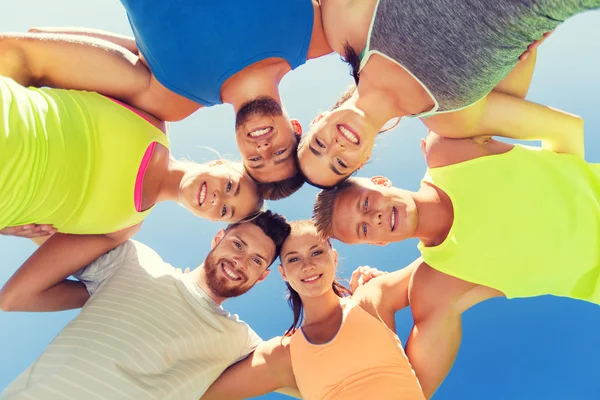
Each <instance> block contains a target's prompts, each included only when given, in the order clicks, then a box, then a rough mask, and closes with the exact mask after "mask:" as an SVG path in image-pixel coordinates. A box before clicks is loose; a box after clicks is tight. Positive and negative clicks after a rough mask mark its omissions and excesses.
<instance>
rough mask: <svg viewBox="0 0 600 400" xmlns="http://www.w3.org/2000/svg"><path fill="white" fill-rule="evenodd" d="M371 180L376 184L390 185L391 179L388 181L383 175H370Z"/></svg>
mask: <svg viewBox="0 0 600 400" xmlns="http://www.w3.org/2000/svg"><path fill="white" fill-rule="evenodd" d="M371 182H373V183H374V184H375V185H377V186H383V187H392V181H390V180H389V179H388V178H386V177H385V176H381V175H377V176H374V177H372V178H371Z"/></svg>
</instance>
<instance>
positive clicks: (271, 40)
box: [0, 0, 332, 199]
mask: <svg viewBox="0 0 600 400" xmlns="http://www.w3.org/2000/svg"><path fill="white" fill-rule="evenodd" d="M121 3H122V4H123V6H124V7H125V9H126V10H127V15H128V17H129V21H130V23H131V27H132V30H133V32H134V34H135V41H134V40H133V39H130V38H127V37H123V36H120V35H115V34H112V33H108V32H99V31H95V30H89V29H81V28H64V29H62V28H57V29H54V28H50V29H35V30H34V31H37V32H46V33H49V32H52V33H66V34H68V35H52V36H48V35H44V34H42V35H37V36H35V35H33V36H26V37H24V38H21V40H14V39H18V38H16V37H15V36H12V37H7V36H5V37H4V38H2V37H0V43H3V44H5V45H9V44H10V45H11V46H19V47H23V48H27V50H29V49H31V51H33V52H38V53H37V55H39V56H40V58H37V57H36V58H37V59H38V60H40V61H46V65H48V62H50V63H51V64H52V68H60V69H61V70H64V71H65V74H64V76H63V77H62V78H58V79H56V80H54V81H53V82H47V83H48V84H49V85H51V86H55V87H64V88H68V89H82V90H91V91H97V92H100V93H102V94H106V95H108V96H112V97H116V98H118V99H120V100H123V101H125V102H127V103H128V104H131V105H133V106H134V107H137V108H139V109H142V110H144V111H147V112H149V113H151V114H153V115H155V116H156V117H158V118H161V119H164V120H169V121H173V120H180V119H183V118H185V117H187V116H189V115H190V114H191V113H193V112H194V111H196V110H197V109H198V108H200V107H210V106H213V105H216V104H221V103H229V104H231V105H232V106H233V108H234V111H235V113H236V114H238V117H237V122H236V138H237V143H238V145H239V146H240V153H241V154H242V156H243V162H244V165H245V166H246V168H247V170H248V172H249V173H250V175H251V176H252V177H253V178H254V179H255V180H256V181H257V182H258V183H262V185H261V186H260V187H259V189H261V192H262V193H263V197H266V198H270V199H279V198H283V197H287V196H289V195H291V194H292V193H293V192H295V191H296V190H297V189H298V188H300V186H302V183H303V182H304V180H303V178H302V175H300V174H298V169H297V166H296V160H295V150H296V147H297V145H298V141H299V136H300V134H301V133H302V128H301V126H300V124H299V123H298V121H297V120H294V119H290V118H289V117H288V115H287V114H286V113H285V111H284V110H283V108H282V106H281V98H280V95H279V88H278V86H279V82H280V81H281V79H282V78H283V76H284V75H285V74H287V73H288V72H290V71H291V70H293V69H295V68H297V67H299V66H300V65H302V64H304V63H305V62H306V60H308V59H311V58H317V57H320V56H323V55H326V54H328V53H331V51H332V50H331V48H330V46H329V44H328V42H327V39H326V37H325V34H324V31H323V27H322V24H321V14H320V5H319V3H318V2H317V1H316V0H312V1H311V0H286V1H280V0H265V1H261V2H252V1H246V0H235V1H194V0H185V1H177V2H171V1H158V0H143V1H142V0H122V1H121ZM74 34H77V35H76V36H74ZM84 36H87V37H84ZM50 38H52V39H53V40H48V39H50ZM11 39H12V40H11ZM23 39H27V40H26V41H24V40H23ZM44 39H46V40H44ZM96 39H102V40H96ZM7 41H10V43H7ZM110 42H112V43H110ZM114 45H117V46H114ZM29 57H30V55H28V58H29ZM47 57H50V60H51V61H50V60H48V59H47ZM31 61H32V64H35V61H34V60H31ZM37 70H39V69H37ZM55 73H56V71H55ZM265 106H266V108H265ZM245 107H250V108H251V109H252V110H254V111H253V112H251V113H242V115H239V114H240V113H241V112H242V111H243V109H244V108H245Z"/></svg>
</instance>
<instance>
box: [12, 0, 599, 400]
mask: <svg viewBox="0 0 600 400" xmlns="http://www.w3.org/2000/svg"><path fill="white" fill-rule="evenodd" d="M2 3H3V4H2V7H1V11H0V30H1V31H23V30H26V29H27V28H29V27H32V26H67V25H70V26H87V27H94V28H99V29H105V30H110V31H115V32H120V33H124V34H129V33H130V30H129V26H128V23H127V19H126V16H125V11H124V10H123V8H122V7H121V5H120V3H119V2H118V1H117V0H86V1H76V0H20V1H19V2H16V1H11V2H9V1H8V0H4V1H2ZM9 3H10V5H9ZM258 3H259V2H258ZM599 38H600V12H593V13H588V14H587V15H581V16H578V17H575V18H574V19H572V20H570V21H568V22H567V23H566V24H564V25H563V26H561V27H560V28H559V29H558V30H557V31H556V32H555V33H554V35H553V36H552V37H551V38H550V39H549V40H548V41H547V42H546V43H545V44H544V45H543V46H542V47H541V49H540V53H539V57H538V67H537V70H536V73H535V76H534V80H533V83H532V86H531V90H530V94H529V99H531V100H533V101H537V102H540V103H544V104H549V105H552V106H554V107H558V108H561V109H564V110H567V111H570V112H573V113H577V114H579V115H582V116H583V117H585V119H586V142H587V159H588V160H589V161H590V162H600V140H599V139H598V135H599V132H600V113H599V112H598V100H597V96H598V94H599V93H600V76H599V71H600V41H599V40H598V39H599ZM198 40H218V38H214V37H211V38H198ZM234 50H235V49H232V51H234ZM207 57H210V55H207ZM348 84H350V78H349V76H348V74H347V68H346V66H345V65H344V64H343V63H342V62H340V61H339V57H337V56H335V55H334V56H329V57H325V58H323V59H320V60H317V61H310V62H309V63H308V64H307V65H305V66H302V67H301V68H299V69H298V70H296V71H294V72H292V73H291V74H289V75H288V76H287V77H286V78H285V79H284V81H283V82H282V85H281V91H282V97H283V99H284V101H285V105H286V108H287V110H288V111H289V113H290V115H292V116H294V117H296V118H298V119H299V120H300V121H301V123H302V124H303V125H304V126H305V127H307V126H308V124H309V123H310V121H311V120H312V118H313V117H315V116H316V115H317V114H318V112H319V111H321V110H325V109H327V108H328V107H329V106H330V105H332V104H333V103H334V101H335V100H336V98H337V96H338V95H339V94H340V92H341V91H342V90H343V89H344V88H345V87H346V86H347V85H348ZM506 117H507V118H510V115H507V116H506ZM233 128H234V116H233V111H232V109H231V107H230V106H218V107H213V108H211V109H203V110H200V111H199V112H197V113H196V114H195V115H193V116H192V117H190V118H188V119H187V120H186V121H184V122H180V123H177V124H173V125H172V130H171V138H172V151H173V153H174V154H175V156H176V157H189V158H191V159H193V160H196V161H206V160H210V159H212V158H213V154H212V153H211V152H210V151H208V150H206V149H205V148H204V146H208V147H211V148H214V149H216V150H218V151H219V152H220V153H221V154H222V155H224V156H229V157H237V152H236V147H235V140H234V129H233ZM424 134H425V129H424V127H423V126H422V124H421V123H420V122H419V121H412V120H407V121H403V123H402V124H401V126H400V127H398V128H397V129H395V130H394V131H392V132H390V133H387V134H385V135H383V136H382V137H380V138H379V139H378V142H377V149H376V151H375V156H374V157H373V159H372V162H371V163H370V164H368V165H367V166H366V167H365V168H363V170H362V172H361V175H365V176H371V175H376V174H384V175H387V176H388V177H390V178H391V179H392V181H393V183H394V185H396V186H400V187H405V188H408V189H417V188H418V185H419V180H420V178H421V177H422V176H423V173H424V170H425V164H424V161H423V159H422V156H421V152H420V151H419V145H418V141H419V138H421V137H423V136H424ZM0 162H1V161H0ZM316 193H317V191H316V190H315V189H313V188H311V187H304V188H302V189H301V190H300V191H299V192H298V193H297V194H295V195H294V196H292V197H291V198H289V199H286V200H283V201H279V202H270V203H269V204H268V205H269V208H271V209H273V210H275V211H277V212H280V213H283V214H285V215H286V217H287V218H288V219H290V220H294V219H300V218H308V217H309V216H310V212H311V207H312V202H313V200H314V197H315V195H316ZM576 195H577V193H565V196H576ZM549 201H551V199H549ZM219 228H221V225H219V224H215V223H210V222H208V221H204V220H201V219H198V218H194V217H193V216H192V215H190V214H189V213H187V212H186V211H185V210H184V209H183V208H181V207H179V206H177V205H176V204H159V205H158V206H157V207H156V209H155V210H154V211H153V212H152V214H150V216H149V217H148V219H147V220H146V222H145V223H144V226H143V228H142V230H141V231H140V232H139V233H138V235H137V236H136V239H137V240H140V241H142V242H144V243H146V244H148V245H149V246H151V247H152V248H154V249H155V250H156V251H157V252H158V253H159V254H160V255H161V256H162V257H163V258H164V259H165V260H166V261H168V262H170V263H171V264H173V265H175V266H178V267H181V268H184V267H192V268H193V267H195V266H197V265H199V264H200V263H201V262H202V260H203V259H204V257H205V255H206V254H207V252H208V250H209V246H210V239H211V238H212V236H213V235H214V234H215V233H216V232H217V230H218V229H219ZM335 246H336V248H337V249H338V251H339V252H340V255H341V256H342V258H341V261H342V263H341V274H342V276H344V277H348V275H349V273H350V272H351V271H352V270H353V269H354V268H356V267H357V266H358V265H371V266H375V267H377V268H380V269H383V270H388V271H392V270H395V269H398V268H402V267H404V266H405V265H407V264H408V263H409V262H411V261H412V260H414V259H415V258H416V257H417V256H418V252H417V249H416V242H415V241H407V242H405V243H401V244H400V243H396V244H391V245H388V246H386V247H366V246H345V245H342V244H339V243H336V244H335ZM33 250H34V246H33V245H32V244H31V243H29V241H27V240H24V239H13V238H5V237H0V254H1V257H2V260H3V262H2V266H1V267H0V284H3V283H4V282H5V281H6V280H7V279H8V278H9V276H10V275H11V274H12V273H13V272H14V271H15V270H16V269H17V268H18V266H19V265H20V264H21V263H22V262H23V261H24V260H25V259H26V258H27V257H28V256H29V255H30V254H31V252H32V251H33ZM49 267H50V266H49ZM565 268H569V265H565ZM516 278H517V277H516ZM283 297H284V285H283V284H282V281H281V279H280V278H279V276H278V274H277V273H274V274H271V276H270V277H269V279H267V280H266V282H264V283H261V284H259V285H257V287H256V288H254V289H253V290H252V291H251V292H250V293H249V294H247V295H245V296H244V297H243V298H242V299H234V300H231V301H228V302H226V303H225V307H226V308H227V309H228V310H231V311H233V312H235V313H238V314H240V316H241V317H242V318H243V319H245V320H246V321H248V322H249V323H250V325H252V326H253V327H254V329H255V330H256V331H257V332H258V333H259V334H260V335H261V336H262V337H263V338H269V337H272V336H275V335H279V334H281V333H282V332H283V331H284V330H285V329H286V328H287V327H288V326H289V324H290V323H291V312H290V311H289V310H288V308H287V305H286V303H285V301H284V300H283ZM76 314H77V311H69V312H60V313H47V314H35V313H12V314H11V313H2V312H0V389H1V388H4V387H6V386H7V385H8V384H9V383H10V382H11V381H12V380H13V379H14V378H15V377H16V376H17V375H18V374H19V373H21V372H22V371H23V370H24V369H25V368H26V367H27V366H28V365H29V364H30V363H31V362H33V361H34V360H35V359H36V358H37V357H38V356H39V354H40V353H41V352H42V351H43V350H44V348H45V347H46V345H47V344H48V343H49V342H50V341H51V340H52V338H53V337H54V336H55V335H56V334H57V333H58V332H60V330H61V329H62V328H63V327H64V326H65V324H67V323H68V322H69V321H70V320H71V319H72V318H73V317H74V316H75V315H76ZM411 322H412V321H411V316H410V312H409V311H408V310H403V311H401V312H399V313H398V314H397V324H398V333H399V335H400V337H401V339H402V340H405V339H406V336H407V335H408V331H409V329H410V327H411ZM361 345H368V343H361ZM348 357H352V354H348ZM598 360H600V308H598V306H597V305H593V304H587V303H583V302H578V301H574V300H569V299H560V298H552V297H540V298H535V299H523V300H512V301H507V300H502V299H497V300H493V301H489V302H487V303H485V304H482V305H479V306H477V307H476V308H474V309H472V310H470V311H469V312H467V313H466V315H465V316H464V339H463V345H462V347H461V350H460V353H459V355H458V359H457V361H456V364H455V366H454V368H453V369H452V372H451V373H450V375H449V377H448V378H447V379H446V381H445V382H444V384H443V385H442V387H441V388H440V390H439V391H438V393H437V394H436V396H435V399H436V400H444V399H477V400H479V399H489V400H492V399H498V400H500V399H502V400H504V399H524V400H525V399H526V400H531V399H549V400H550V399H556V400H563V399H597V398H600V381H599V380H598ZM263 398H265V399H276V398H283V396H278V395H269V396H264V397H263Z"/></svg>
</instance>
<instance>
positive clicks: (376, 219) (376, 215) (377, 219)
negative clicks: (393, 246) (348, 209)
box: [372, 211, 383, 226]
mask: <svg viewBox="0 0 600 400" xmlns="http://www.w3.org/2000/svg"><path fill="white" fill-rule="evenodd" d="M382 218H383V213H382V212H381V211H373V215H372V220H373V225H376V226H379V225H381V219H382Z"/></svg>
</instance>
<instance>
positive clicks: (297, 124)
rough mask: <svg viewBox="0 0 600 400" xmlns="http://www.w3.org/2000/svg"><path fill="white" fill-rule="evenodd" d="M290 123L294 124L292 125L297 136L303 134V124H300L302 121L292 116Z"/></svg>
mask: <svg viewBox="0 0 600 400" xmlns="http://www.w3.org/2000/svg"><path fill="white" fill-rule="evenodd" d="M290 124H292V127H293V128H294V133H295V134H296V136H302V125H301V124H300V121H298V120H297V119H293V118H292V119H290Z"/></svg>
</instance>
